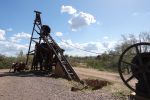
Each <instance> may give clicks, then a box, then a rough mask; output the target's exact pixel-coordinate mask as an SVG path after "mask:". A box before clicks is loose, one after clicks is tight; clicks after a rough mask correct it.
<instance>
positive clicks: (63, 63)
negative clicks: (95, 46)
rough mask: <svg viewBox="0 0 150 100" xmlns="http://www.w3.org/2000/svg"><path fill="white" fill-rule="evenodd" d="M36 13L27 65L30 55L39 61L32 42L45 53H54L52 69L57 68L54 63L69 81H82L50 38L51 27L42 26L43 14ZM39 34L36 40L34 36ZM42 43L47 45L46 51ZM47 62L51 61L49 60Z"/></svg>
mask: <svg viewBox="0 0 150 100" xmlns="http://www.w3.org/2000/svg"><path fill="white" fill-rule="evenodd" d="M34 12H35V14H36V16H35V20H34V25H33V30H32V34H31V39H30V44H29V49H28V53H27V59H26V65H28V61H29V55H33V59H37V57H36V53H37V50H36V46H35V49H34V50H31V44H32V42H35V43H36V44H37V45H38V47H40V48H43V50H44V52H47V53H52V55H51V58H52V60H50V62H51V64H50V65H49V66H50V67H52V66H54V65H55V66H56V64H54V63H58V64H59V66H60V67H61V69H62V70H63V72H64V74H65V76H66V78H67V79H68V80H75V81H80V79H79V77H78V75H77V74H76V72H75V71H74V70H73V68H72V66H71V65H70V63H69V62H68V61H67V59H66V57H65V56H64V55H63V53H62V49H61V48H60V47H59V46H58V44H57V43H56V42H55V40H54V39H53V38H52V37H51V36H50V31H51V29H50V28H49V26H47V25H42V21H41V16H40V15H41V12H39V11H34ZM37 34H38V36H39V37H38V38H35V37H34V36H35V35H37ZM42 43H44V44H46V46H47V47H46V50H45V48H44V47H42V46H41V44H42ZM54 59H55V60H54ZM47 60H49V58H47ZM54 61H55V62H54ZM33 63H34V61H32V65H31V68H33V66H34V64H33Z"/></svg>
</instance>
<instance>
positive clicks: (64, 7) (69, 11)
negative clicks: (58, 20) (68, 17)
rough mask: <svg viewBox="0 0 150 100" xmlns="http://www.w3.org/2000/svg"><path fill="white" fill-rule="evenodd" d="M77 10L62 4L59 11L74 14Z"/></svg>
mask: <svg viewBox="0 0 150 100" xmlns="http://www.w3.org/2000/svg"><path fill="white" fill-rule="evenodd" d="M76 12H77V10H76V9H75V8H73V7H72V6H64V5H63V6H62V7H61V13H68V14H74V13H76Z"/></svg>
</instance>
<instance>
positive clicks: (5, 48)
mask: <svg viewBox="0 0 150 100" xmlns="http://www.w3.org/2000/svg"><path fill="white" fill-rule="evenodd" d="M0 48H1V49H0V53H1V54H4V55H6V56H16V54H17V53H18V52H20V50H23V52H24V53H26V52H27V50H28V44H18V43H12V42H10V41H0Z"/></svg>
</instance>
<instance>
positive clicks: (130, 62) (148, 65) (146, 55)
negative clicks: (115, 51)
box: [118, 42, 150, 96]
mask: <svg viewBox="0 0 150 100" xmlns="http://www.w3.org/2000/svg"><path fill="white" fill-rule="evenodd" d="M118 71H119V74H120V77H121V79H122V80H123V82H124V83H125V85H126V86H127V87H128V88H130V89H131V90H132V91H134V92H136V93H137V90H136V85H137V83H138V82H141V83H143V84H144V85H143V86H145V88H144V89H146V91H147V93H148V96H149V95H150V43H146V42H141V43H136V44H134V45H131V46H129V47H128V48H127V49H125V51H124V52H123V53H122V54H121V56H120V58H119V63H118ZM138 93H139V94H141V95H143V92H142V91H141V92H138ZM144 95H145V94H144Z"/></svg>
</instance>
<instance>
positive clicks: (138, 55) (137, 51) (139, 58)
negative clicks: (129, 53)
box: [135, 46, 143, 66]
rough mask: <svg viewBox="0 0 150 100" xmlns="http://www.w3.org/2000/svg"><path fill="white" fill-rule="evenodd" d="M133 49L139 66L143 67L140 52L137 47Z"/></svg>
mask: <svg viewBox="0 0 150 100" xmlns="http://www.w3.org/2000/svg"><path fill="white" fill-rule="evenodd" d="M135 48H136V53H137V57H138V61H139V65H140V66H142V65H143V62H142V58H141V54H140V51H139V49H138V46H135Z"/></svg>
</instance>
